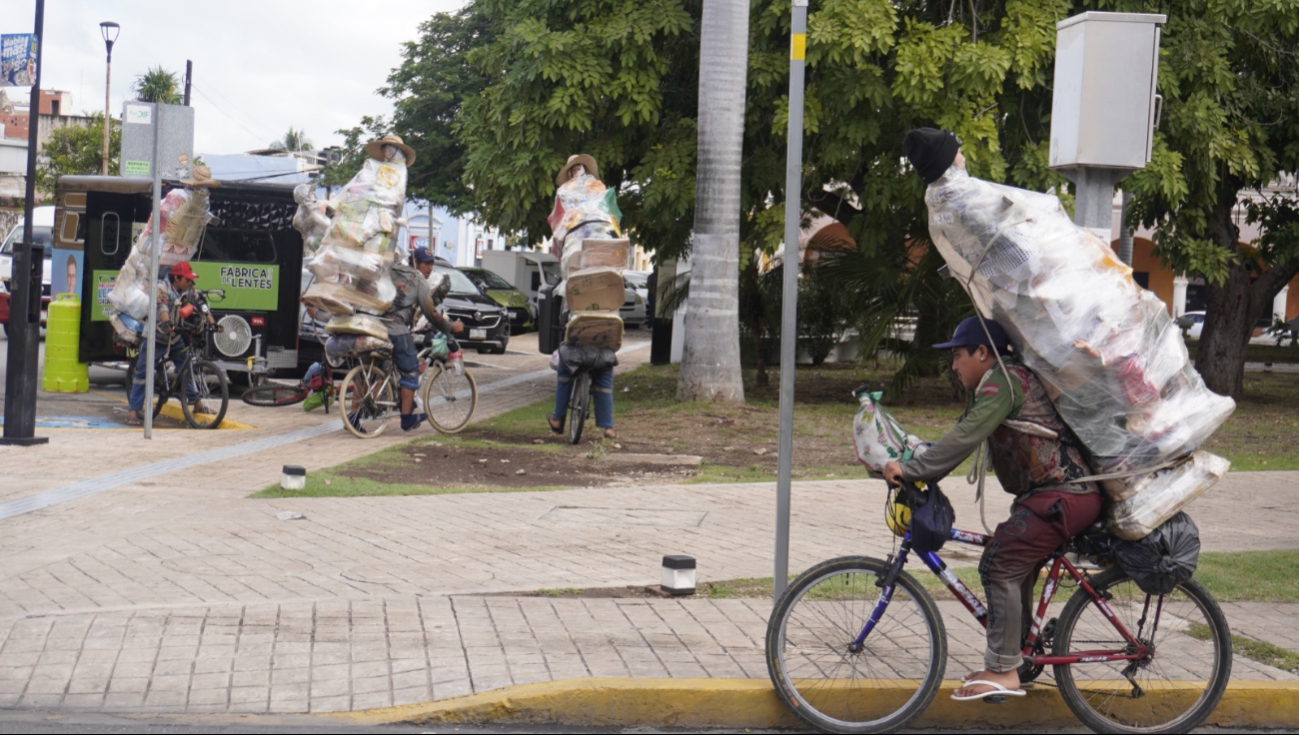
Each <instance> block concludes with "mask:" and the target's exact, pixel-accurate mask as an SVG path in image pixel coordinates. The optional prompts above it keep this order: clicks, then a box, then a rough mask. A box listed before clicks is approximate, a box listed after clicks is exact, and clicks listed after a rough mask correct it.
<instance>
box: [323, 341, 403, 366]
mask: <svg viewBox="0 0 1299 735" xmlns="http://www.w3.org/2000/svg"><path fill="white" fill-rule="evenodd" d="M391 349H392V343H391V342H389V341H388V339H387V337H386V333H385V337H383V338H378V337H371V336H369V335H365V334H335V335H332V336H330V338H329V339H327V340H325V360H326V361H327V362H328V363H329V364H330V365H332V366H334V367H342V366H343V364H344V363H345V362H347V358H348V357H350V356H353V355H360V354H363V353H366V352H373V351H374V350H391Z"/></svg>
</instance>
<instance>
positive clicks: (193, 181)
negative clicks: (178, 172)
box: [180, 163, 221, 189]
mask: <svg viewBox="0 0 1299 735" xmlns="http://www.w3.org/2000/svg"><path fill="white" fill-rule="evenodd" d="M180 183H182V184H184V185H185V186H189V187H193V188H198V189H210V188H213V187H217V186H220V185H221V182H220V181H217V180H216V179H214V178H212V169H210V168H208V167H207V166H204V165H203V164H201V163H200V164H195V165H194V166H193V167H191V168H190V170H189V178H188V179H181V180H180Z"/></svg>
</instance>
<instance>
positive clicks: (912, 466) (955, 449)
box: [902, 366, 1024, 482]
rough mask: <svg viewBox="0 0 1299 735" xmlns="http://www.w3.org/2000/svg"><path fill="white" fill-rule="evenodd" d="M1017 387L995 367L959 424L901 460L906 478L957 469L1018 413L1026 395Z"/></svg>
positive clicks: (931, 475)
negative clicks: (906, 459)
mask: <svg viewBox="0 0 1299 735" xmlns="http://www.w3.org/2000/svg"><path fill="white" fill-rule="evenodd" d="M1018 388H1019V386H1017V385H1009V386H1008V385H1007V381H1006V376H1005V374H1003V373H1002V372H1001V370H1000V369H999V368H997V367H996V366H993V368H992V369H991V370H989V371H988V372H987V373H986V374H985V375H984V376H983V380H982V381H980V383H979V386H978V387H977V388H975V389H974V391H973V393H972V394H971V396H970V400H969V402H968V403H966V405H965V411H964V412H963V413H962V414H961V418H960V419H959V420H958V421H957V422H956V426H953V427H952V428H951V430H949V431H948V432H947V433H946V434H943V437H942V438H941V439H939V440H938V441H936V442H934V443H933V444H932V445H930V446H929V447H928V448H926V449H925V451H924V452H922V453H921V454H920V456H918V457H915V458H914V459H910V460H908V461H906V462H903V463H902V477H903V479H906V480H909V481H913V482H914V481H916V480H927V479H931V478H939V477H943V476H944V475H946V474H948V473H949V472H951V471H952V470H954V469H956V466H957V465H959V464H960V463H961V462H963V461H965V458H966V457H968V456H970V455H971V454H974V450H976V449H978V448H979V445H980V444H982V443H983V442H984V440H985V439H987V438H988V437H989V436H992V432H994V431H996V430H997V427H998V426H1001V424H1002V422H1003V421H1005V420H1006V419H1008V418H1013V417H1014V416H1016V415H1017V414H1018V413H1019V409H1020V407H1021V406H1022V405H1023V403H1024V394H1023V391H1022V390H1019V389H1018Z"/></svg>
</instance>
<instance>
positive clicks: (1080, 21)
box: [1050, 12, 1167, 242]
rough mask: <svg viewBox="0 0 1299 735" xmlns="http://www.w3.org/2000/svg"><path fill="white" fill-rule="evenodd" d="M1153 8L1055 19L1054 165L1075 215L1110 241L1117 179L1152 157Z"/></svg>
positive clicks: (1156, 28) (1156, 30) (1155, 116)
mask: <svg viewBox="0 0 1299 735" xmlns="http://www.w3.org/2000/svg"><path fill="white" fill-rule="evenodd" d="M1166 20H1167V18H1166V17H1165V16H1163V15H1157V14H1152V13H1100V12H1086V13H1080V14H1078V15H1075V16H1073V17H1072V18H1066V19H1065V20H1062V21H1060V22H1059V23H1057V24H1056V55H1055V87H1054V96H1053V99H1052V103H1051V151H1050V166H1051V168H1053V169H1057V170H1059V171H1060V172H1061V173H1063V174H1064V175H1065V176H1067V177H1069V179H1071V180H1072V181H1073V182H1074V184H1075V185H1076V186H1075V189H1076V193H1077V199H1076V203H1075V209H1074V212H1075V213H1074V221H1075V222H1077V223H1078V224H1080V225H1083V226H1085V227H1088V228H1090V229H1092V230H1093V231H1094V232H1096V233H1097V235H1099V236H1101V237H1102V238H1104V239H1105V241H1106V242H1109V241H1110V229H1111V219H1112V216H1113V200H1114V186H1115V184H1117V183H1118V182H1119V180H1120V179H1122V178H1123V177H1124V176H1127V175H1128V174H1129V173H1131V172H1132V171H1135V170H1137V169H1141V168H1145V166H1146V164H1147V163H1149V162H1150V154H1151V150H1152V147H1153V145H1154V137H1155V128H1156V127H1157V126H1158V124H1159V112H1160V107H1161V104H1162V100H1161V99H1160V97H1159V95H1158V94H1156V89H1155V84H1156V80H1157V78H1158V75H1159V40H1160V24H1162V23H1164V22H1165V21H1166Z"/></svg>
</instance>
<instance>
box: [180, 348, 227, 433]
mask: <svg viewBox="0 0 1299 735" xmlns="http://www.w3.org/2000/svg"><path fill="white" fill-rule="evenodd" d="M185 368H186V369H187V372H185V373H183V379H185V380H187V381H188V383H189V385H188V387H186V388H185V390H184V398H185V400H184V401H182V402H181V408H182V409H183V410H184V412H185V421H186V423H188V424H189V425H190V426H192V427H193V428H195V429H215V428H217V427H218V426H220V425H221V422H222V420H224V419H225V417H226V409H228V408H229V407H230V382H229V381H228V380H227V379H226V374H225V371H223V370H222V369H221V368H219V367H217V366H216V365H215V364H214V363H211V362H208V361H207V360H189V361H187V362H186V363H185ZM177 392H180V390H179V389H178V391H177ZM195 396H197V398H195Z"/></svg>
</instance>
